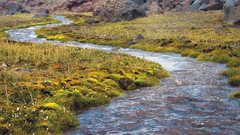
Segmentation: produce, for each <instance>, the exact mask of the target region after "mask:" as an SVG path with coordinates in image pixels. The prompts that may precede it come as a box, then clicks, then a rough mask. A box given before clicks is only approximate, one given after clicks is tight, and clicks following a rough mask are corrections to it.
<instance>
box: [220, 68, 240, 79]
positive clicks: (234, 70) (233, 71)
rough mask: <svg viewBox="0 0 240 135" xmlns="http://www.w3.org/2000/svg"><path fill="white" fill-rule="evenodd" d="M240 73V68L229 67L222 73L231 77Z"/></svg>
mask: <svg viewBox="0 0 240 135" xmlns="http://www.w3.org/2000/svg"><path fill="white" fill-rule="evenodd" d="M239 74H240V68H230V69H228V70H227V71H224V72H223V73H222V75H225V76H227V77H233V76H236V75H239Z"/></svg>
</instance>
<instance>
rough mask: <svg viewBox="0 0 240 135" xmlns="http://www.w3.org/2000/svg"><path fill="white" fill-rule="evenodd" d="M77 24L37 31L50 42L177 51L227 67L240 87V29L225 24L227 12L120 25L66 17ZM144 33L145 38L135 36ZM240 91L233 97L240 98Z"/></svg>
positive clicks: (176, 15) (174, 15) (153, 18)
mask: <svg viewBox="0 0 240 135" xmlns="http://www.w3.org/2000/svg"><path fill="white" fill-rule="evenodd" d="M65 16H66V17H67V18H69V19H71V20H73V21H74V23H73V24H70V25H63V26H58V27H54V28H42V29H40V30H36V32H37V34H38V36H39V37H44V38H47V39H49V40H60V41H62V42H66V41H78V42H83V43H93V44H99V45H111V46H119V47H127V48H135V49H142V50H145V51H153V52H174V53H181V55H183V56H187V57H193V58H196V59H197V60H199V61H211V62H218V63H224V64H226V66H227V67H229V69H228V70H227V71H225V72H223V73H222V75H225V76H227V77H228V82H229V84H231V85H233V86H236V87H240V27H239V26H232V25H227V24H225V23H224V22H222V16H223V11H208V12H204V11H202V12H194V13H189V12H181V13H170V12H169V13H165V14H161V15H152V16H149V17H145V18H137V19H134V20H131V21H122V22H118V23H106V22H100V23H86V22H85V20H86V19H87V18H93V16H91V15H90V14H88V15H79V14H65ZM136 34H141V35H142V36H143V37H144V39H141V40H137V41H136V40H135V39H134V38H133V37H134V36H135V35H136ZM239 93H240V91H238V92H236V93H234V94H232V95H231V97H234V98H240V96H239Z"/></svg>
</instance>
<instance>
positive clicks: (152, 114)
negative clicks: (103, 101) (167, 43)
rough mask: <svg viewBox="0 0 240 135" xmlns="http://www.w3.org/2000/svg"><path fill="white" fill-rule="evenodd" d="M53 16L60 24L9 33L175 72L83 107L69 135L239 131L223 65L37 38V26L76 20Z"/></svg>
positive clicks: (239, 106)
mask: <svg viewBox="0 0 240 135" xmlns="http://www.w3.org/2000/svg"><path fill="white" fill-rule="evenodd" d="M54 18H55V19H58V20H60V21H62V23H59V24H50V25H46V26H34V27H30V28H27V29H13V30H8V31H6V32H7V33H9V34H10V35H11V36H10V37H9V38H10V39H13V40H18V41H28V42H36V43H42V42H50V43H56V44H60V45H70V46H77V47H82V48H90V49H99V50H104V51H108V52H112V51H113V50H114V51H115V52H120V53H125V54H130V55H134V56H137V57H140V58H144V59H147V60H149V61H154V62H157V63H159V64H161V65H162V66H163V68H165V69H166V70H167V71H168V72H169V73H170V74H171V77H169V78H165V79H161V80H160V86H155V87H150V88H142V89H137V90H133V91H127V95H126V96H120V97H117V98H114V99H113V100H112V102H111V103H110V104H107V105H103V106H99V107H93V108H90V109H88V110H81V111H80V112H78V114H77V116H76V117H77V118H78V120H79V121H80V123H81V126H80V127H78V128H76V129H74V130H72V131H69V132H67V133H66V134H67V135H81V134H90V135H95V134H120V135H123V134H124V135H129V134H140V135H147V134H167V135H178V134H186V135H188V134H189V135H198V134H204V135H208V134H213V135H215V134H216V135H225V134H240V100H235V99H231V98H229V94H230V93H231V92H233V91H235V90H236V88H234V87H231V86H230V85H228V83H227V78H226V77H224V76H220V75H218V73H220V72H222V71H224V70H226V69H227V68H226V67H225V65H224V64H218V63H212V62H198V61H196V60H195V59H193V58H187V57H182V56H181V55H180V54H174V53H155V52H146V51H142V50H136V49H125V48H117V49H116V48H114V47H111V46H100V45H93V44H83V43H77V42H67V43H60V42H58V41H48V40H46V39H39V38H37V35H36V34H35V33H34V30H35V29H39V28H42V27H53V26H57V25H62V24H70V23H72V21H70V20H68V19H65V18H64V17H62V16H54Z"/></svg>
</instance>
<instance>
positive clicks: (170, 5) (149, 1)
mask: <svg viewBox="0 0 240 135" xmlns="http://www.w3.org/2000/svg"><path fill="white" fill-rule="evenodd" d="M183 2H184V0H103V1H101V2H100V3H99V6H98V7H97V8H96V9H95V11H94V15H95V16H96V17H97V18H98V19H102V20H104V21H111V22H117V21H122V20H131V19H134V18H137V17H144V16H148V15H151V14H161V13H164V12H167V11H171V10H172V9H174V8H176V7H177V6H178V5H181V4H183Z"/></svg>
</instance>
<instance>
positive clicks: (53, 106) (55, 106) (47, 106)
mask: <svg viewBox="0 0 240 135" xmlns="http://www.w3.org/2000/svg"><path fill="white" fill-rule="evenodd" d="M44 108H45V109H52V110H57V111H61V110H62V107H61V106H59V105H58V104H56V103H46V104H45V105H44Z"/></svg>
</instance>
